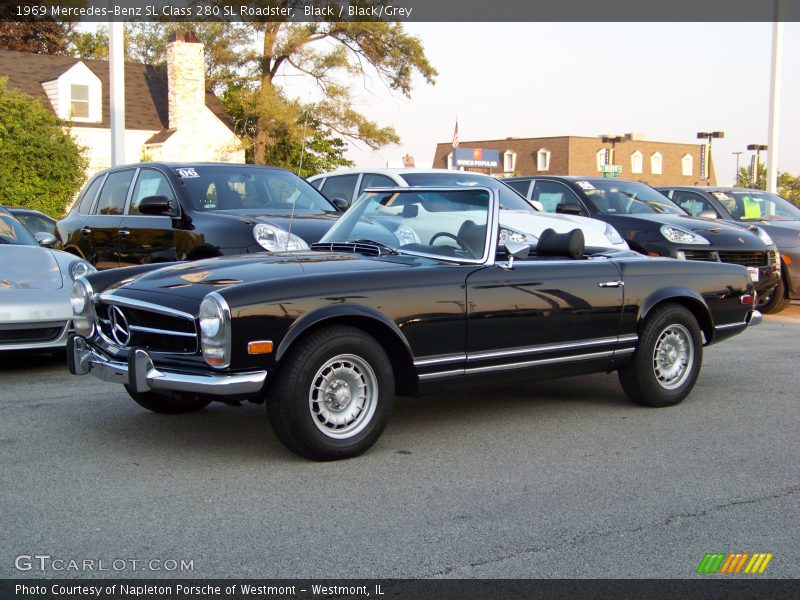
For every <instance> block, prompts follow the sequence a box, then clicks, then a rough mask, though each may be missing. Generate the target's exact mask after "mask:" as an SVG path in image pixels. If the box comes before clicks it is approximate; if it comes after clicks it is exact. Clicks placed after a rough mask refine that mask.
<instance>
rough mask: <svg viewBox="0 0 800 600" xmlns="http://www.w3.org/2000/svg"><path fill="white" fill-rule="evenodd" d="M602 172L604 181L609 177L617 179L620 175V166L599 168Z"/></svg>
mask: <svg viewBox="0 0 800 600" xmlns="http://www.w3.org/2000/svg"><path fill="white" fill-rule="evenodd" d="M600 170H601V171H602V172H603V177H605V178H606V179H608V178H610V177H619V176H620V173H622V165H603V166H601V167H600Z"/></svg>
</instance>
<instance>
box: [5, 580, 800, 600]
mask: <svg viewBox="0 0 800 600" xmlns="http://www.w3.org/2000/svg"><path fill="white" fill-rule="evenodd" d="M799 596H800V583H799V582H798V580H796V579H761V578H756V577H753V578H741V579H734V578H733V577H731V578H725V579H713V580H712V579H613V580H608V579H558V580H556V579H416V580H415V579H373V580H366V579H339V580H337V579H326V580H311V579H303V580H300V579H272V580H267V579H180V580H178V579H116V580H115V579H33V578H31V579H0V598H2V599H3V600H10V599H29V598H30V599H33V598H36V599H38V600H78V599H85V598H95V599H98V600H131V599H134V598H135V599H138V600H173V599H174V600H179V599H180V600H208V599H214V600H247V599H251V598H261V599H267V598H269V599H275V600H283V599H287V600H289V599H291V600H294V599H297V600H302V599H311V598H320V599H322V598H374V599H383V600H390V599H391V600H395V599H400V598H402V599H417V598H419V599H427V598H435V599H436V600H450V599H453V600H456V599H458V600H469V599H473V598H474V599H484V598H487V599H506V598H507V599H510V600H513V599H521V598H535V599H536V600H566V599H572V598H576V599H581V600H584V599H586V600H606V599H608V600H628V599H642V600H662V599H663V600H682V599H695V598H698V599H703V600H740V599H741V600H772V599H776V600H778V599H780V600H783V599H788V598H798V597H799Z"/></svg>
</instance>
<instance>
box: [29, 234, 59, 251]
mask: <svg viewBox="0 0 800 600" xmlns="http://www.w3.org/2000/svg"><path fill="white" fill-rule="evenodd" d="M33 237H34V239H35V240H36V241H37V242H39V245H40V246H43V247H45V248H52V247H53V246H55V244H56V236H54V235H53V234H52V233H47V232H46V231H39V232H37V233H34V234H33Z"/></svg>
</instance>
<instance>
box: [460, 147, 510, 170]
mask: <svg viewBox="0 0 800 600" xmlns="http://www.w3.org/2000/svg"><path fill="white" fill-rule="evenodd" d="M453 165H454V166H456V167H483V168H486V169H496V168H499V167H500V151H499V150H484V149H482V148H453Z"/></svg>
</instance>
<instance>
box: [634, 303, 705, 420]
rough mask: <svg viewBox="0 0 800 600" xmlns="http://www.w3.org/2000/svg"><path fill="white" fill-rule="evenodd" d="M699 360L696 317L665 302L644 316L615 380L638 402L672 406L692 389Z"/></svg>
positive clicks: (699, 349)
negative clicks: (630, 353)
mask: <svg viewBox="0 0 800 600" xmlns="http://www.w3.org/2000/svg"><path fill="white" fill-rule="evenodd" d="M702 362H703V338H702V334H701V331H700V326H699V325H698V324H697V319H695V317H694V315H693V314H692V313H691V312H690V311H689V310H688V309H687V308H685V307H683V306H680V305H677V304H666V305H664V306H660V307H658V308H656V309H654V310H653V312H652V313H651V314H650V316H648V318H647V321H646V322H645V325H644V327H643V329H642V332H641V335H640V337H639V343H638V344H637V346H636V351H635V352H634V354H633V357H631V362H630V363H629V364H627V365H626V366H625V367H623V368H621V369H620V370H619V380H620V383H621V384H622V389H624V390H625V393H626V394H627V395H628V396H629V397H630V398H631V399H632V400H634V401H635V402H638V403H639V404H644V405H647V406H672V405H673V404H678V403H679V402H681V401H682V400H683V399H684V398H686V396H688V395H689V392H691V391H692V388H693V387H694V384H695V382H696V381H697V376H698V375H699V374H700V365H701V363H702Z"/></svg>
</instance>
